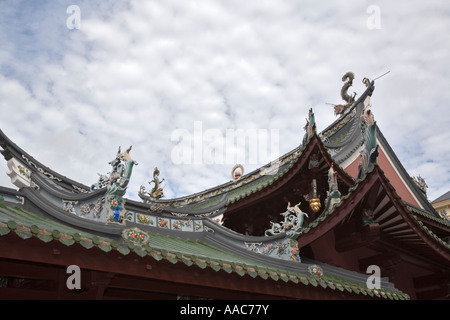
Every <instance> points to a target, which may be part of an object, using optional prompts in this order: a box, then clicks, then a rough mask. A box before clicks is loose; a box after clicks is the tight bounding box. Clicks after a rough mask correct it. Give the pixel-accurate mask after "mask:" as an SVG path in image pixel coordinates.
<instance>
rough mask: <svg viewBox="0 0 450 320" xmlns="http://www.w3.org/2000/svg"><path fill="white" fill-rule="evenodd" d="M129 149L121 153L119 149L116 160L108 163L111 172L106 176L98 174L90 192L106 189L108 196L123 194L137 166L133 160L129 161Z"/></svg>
mask: <svg viewBox="0 0 450 320" xmlns="http://www.w3.org/2000/svg"><path fill="white" fill-rule="evenodd" d="M131 148H132V146H130V147H129V148H128V149H127V150H126V151H125V152H123V153H122V152H121V150H120V147H119V149H118V151H117V154H116V158H115V159H114V160H112V161H110V162H109V164H110V165H111V167H112V170H111V172H109V173H108V174H106V175H104V174H98V175H99V179H98V181H97V183H94V184H92V186H91V191H92V190H95V189H101V188H105V187H106V189H107V191H108V193H109V194H114V195H118V196H123V195H124V194H125V192H126V189H127V186H128V183H129V182H130V177H131V174H132V172H133V167H134V165H137V164H138V163H137V162H136V161H135V160H133V159H131V156H130V151H131Z"/></svg>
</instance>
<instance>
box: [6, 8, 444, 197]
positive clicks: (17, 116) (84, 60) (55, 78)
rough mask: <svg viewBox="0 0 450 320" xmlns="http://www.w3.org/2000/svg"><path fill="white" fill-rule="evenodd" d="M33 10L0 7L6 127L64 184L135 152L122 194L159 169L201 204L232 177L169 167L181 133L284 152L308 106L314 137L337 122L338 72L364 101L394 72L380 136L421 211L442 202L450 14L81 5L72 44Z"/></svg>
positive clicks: (378, 101) (60, 12) (384, 97)
mask: <svg viewBox="0 0 450 320" xmlns="http://www.w3.org/2000/svg"><path fill="white" fill-rule="evenodd" d="M39 3H40V4H34V5H33V6H31V5H30V7H27V6H26V5H25V6H19V5H18V4H17V3H16V2H14V1H9V2H8V1H7V2H2V4H0V23H1V25H0V40H2V48H1V49H0V76H1V78H0V80H1V85H0V104H1V106H2V109H1V110H2V116H1V117H0V127H1V128H2V130H3V131H4V132H5V133H6V134H7V135H9V136H10V137H11V138H12V139H13V140H14V141H16V142H17V143H18V144H19V145H20V146H21V147H22V148H24V149H25V150H27V151H28V152H30V153H31V154H32V155H33V156H34V157H36V158H37V159H38V160H40V161H41V162H43V163H45V164H47V165H49V166H51V167H52V168H53V169H55V170H57V171H59V172H61V173H63V174H64V175H66V176H68V177H70V178H73V179H76V180H79V181H80V182H83V183H85V184H88V185H89V184H91V183H93V182H95V180H96V179H97V172H100V173H106V172H107V171H108V170H109V168H108V165H107V162H108V161H110V160H111V158H112V157H114V155H115V152H116V150H117V147H118V146H119V145H121V146H122V147H123V148H126V147H128V146H129V145H133V151H132V155H133V157H134V158H135V159H136V160H137V161H138V162H139V165H138V166H137V167H135V168H134V173H133V177H132V181H131V184H130V186H129V192H128V196H130V197H135V196H136V192H137V190H138V188H139V186H140V185H141V184H143V185H147V181H149V180H151V176H152V172H153V168H154V167H155V166H158V168H159V169H160V171H161V177H165V178H166V181H165V184H166V192H165V193H166V196H167V197H174V196H182V195H186V194H189V193H194V192H198V191H202V190H204V189H207V188H210V187H213V186H215V185H217V184H220V183H223V182H226V181H228V180H229V178H230V171H231V168H232V165H230V164H228V163H227V164H224V165H203V166H201V165H174V163H173V162H172V160H171V152H172V150H173V148H174V147H175V146H176V144H175V142H173V141H171V135H172V133H173V132H174V130H176V129H185V130H188V131H189V132H193V130H194V129H193V128H194V123H195V121H202V125H203V130H208V129H219V130H220V131H221V132H223V133H224V134H225V130H226V129H248V128H262V129H279V135H280V148H279V149H280V154H282V153H285V152H288V151H289V150H291V149H293V148H295V147H296V146H297V145H298V144H299V143H300V141H301V139H302V137H303V133H304V132H303V126H304V123H305V118H306V116H307V112H308V109H309V108H311V107H312V108H313V109H314V112H315V114H316V121H317V125H318V129H319V130H322V129H324V128H325V127H326V126H328V125H329V124H330V123H331V122H332V121H334V119H335V117H334V115H333V108H332V106H329V105H327V104H326V103H327V102H329V103H340V102H341V98H340V95H339V91H340V88H341V86H342V82H341V79H340V78H341V76H342V75H343V74H344V73H345V72H347V71H353V72H354V73H355V75H356V77H357V79H355V81H354V87H353V88H352V90H353V91H355V92H358V93H362V91H363V90H364V85H363V84H362V83H361V80H362V78H363V77H365V76H367V77H369V78H372V79H373V78H374V77H376V76H378V75H380V74H382V73H384V72H386V71H388V70H391V73H390V74H389V75H387V76H385V77H384V78H382V79H379V80H378V81H377V83H376V89H375V92H374V96H373V111H374V113H375V117H376V119H377V123H378V125H379V126H380V128H381V129H382V131H383V133H384V135H385V136H386V138H387V140H388V141H389V142H390V143H391V145H392V147H393V149H394V151H395V152H396V153H397V155H398V156H399V158H400V160H401V161H402V162H403V164H404V165H405V167H406V169H407V170H408V172H410V174H411V175H417V174H421V175H422V176H423V177H424V178H425V179H426V180H427V183H428V185H429V194H430V195H429V197H430V198H436V197H438V196H439V195H440V194H439V193H443V192H445V191H446V190H445V189H449V188H450V187H449V186H450V172H449V169H448V165H447V163H448V161H446V159H448V158H449V150H447V149H448V148H446V145H447V144H446V142H445V141H447V140H448V138H447V137H448V132H449V129H448V128H449V127H450V123H449V122H450V120H449V119H450V117H449V113H450V112H449V111H447V110H448V108H447V107H446V102H447V101H448V100H449V99H448V98H449V93H448V90H447V88H448V87H449V84H450V83H449V81H450V80H449V78H448V72H449V65H448V62H447V61H450V60H449V54H450V53H449V52H450V50H449V49H450V48H449V44H450V41H449V40H450V39H449V35H448V32H447V30H449V24H450V22H449V21H450V19H449V6H448V4H446V2H442V1H441V2H439V1H431V2H427V4H425V3H424V2H420V1H415V2H411V1H408V2H405V1H397V2H395V3H393V2H387V1H380V2H379V3H378V4H376V5H378V6H379V8H380V12H381V15H380V19H381V24H380V25H381V29H379V30H369V29H368V28H367V24H366V22H367V19H368V17H369V15H368V13H367V12H366V10H367V7H368V6H369V4H370V3H361V2H357V1H354V2H348V1H346V2H342V1H341V2H339V1H333V2H331V1H330V2H327V3H326V5H325V4H324V3H320V5H318V4H317V2H314V1H301V2H300V1H298V2H297V1H276V2H275V1H244V2H242V1H207V2H206V1H200V2H191V1H164V2H157V1H101V2H98V3H95V4H93V3H91V2H90V1H80V2H79V3H78V4H77V5H79V7H80V10H81V19H82V23H81V28H80V29H79V30H68V29H67V27H66V24H65V22H66V19H67V17H68V15H67V13H66V6H65V5H63V4H58V5H56V4H53V2H51V1H48V2H39ZM431 4H433V5H431ZM6 114H7V115H8V116H7V117H6V116H4V115H6ZM55 137H58V138H57V139H55ZM442 144H444V145H442ZM44 146H45V147H44ZM430 161H433V162H430ZM262 164H263V163H260V164H259V165H262ZM425 164H426V165H425ZM257 167H258V165H246V166H245V170H246V172H249V171H251V170H253V169H255V168H257ZM433 170H434V171H433ZM420 171H423V172H420ZM436 172H439V173H440V174H436ZM6 180H7V177H6V175H4V176H3V177H1V178H0V182H3V181H6ZM2 184H5V183H2Z"/></svg>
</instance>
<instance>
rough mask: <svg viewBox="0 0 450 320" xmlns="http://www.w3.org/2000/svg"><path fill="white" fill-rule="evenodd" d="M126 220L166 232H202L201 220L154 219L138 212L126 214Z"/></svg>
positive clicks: (154, 217)
mask: <svg viewBox="0 0 450 320" xmlns="http://www.w3.org/2000/svg"><path fill="white" fill-rule="evenodd" d="M127 220H129V221H131V222H136V223H139V224H142V225H145V226H151V227H157V228H162V229H167V230H175V231H187V232H202V231H203V230H204V227H203V221H202V220H193V219H181V218H176V219H173V218H165V217H156V216H152V215H148V214H143V213H138V212H131V211H128V212H127Z"/></svg>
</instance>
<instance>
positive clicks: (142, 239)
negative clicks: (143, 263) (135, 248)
mask: <svg viewBox="0 0 450 320" xmlns="http://www.w3.org/2000/svg"><path fill="white" fill-rule="evenodd" d="M122 238H123V239H124V240H129V241H131V242H133V243H136V244H146V243H147V242H148V241H149V239H150V238H149V236H148V234H147V233H146V232H144V231H142V230H140V229H138V228H132V229H125V230H123V231H122Z"/></svg>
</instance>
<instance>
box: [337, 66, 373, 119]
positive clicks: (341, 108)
mask: <svg viewBox="0 0 450 320" xmlns="http://www.w3.org/2000/svg"><path fill="white" fill-rule="evenodd" d="M354 79H355V74H354V73H353V72H351V71H349V72H346V73H345V74H344V75H343V76H342V81H346V82H345V83H344V85H343V86H342V89H341V98H342V100H344V101H345V102H347V103H346V104H344V105H343V104H338V105H335V106H334V114H335V115H342V114H344V112H345V111H346V110H347V109H348V108H349V107H350V106H351V105H352V104H353V103H354V102H355V97H356V92H353V95H349V94H348V92H347V91H348V89H349V88H350V87H351V86H352V85H353V80H354ZM365 79H366V78H365ZM367 80H368V79H367Z"/></svg>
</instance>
